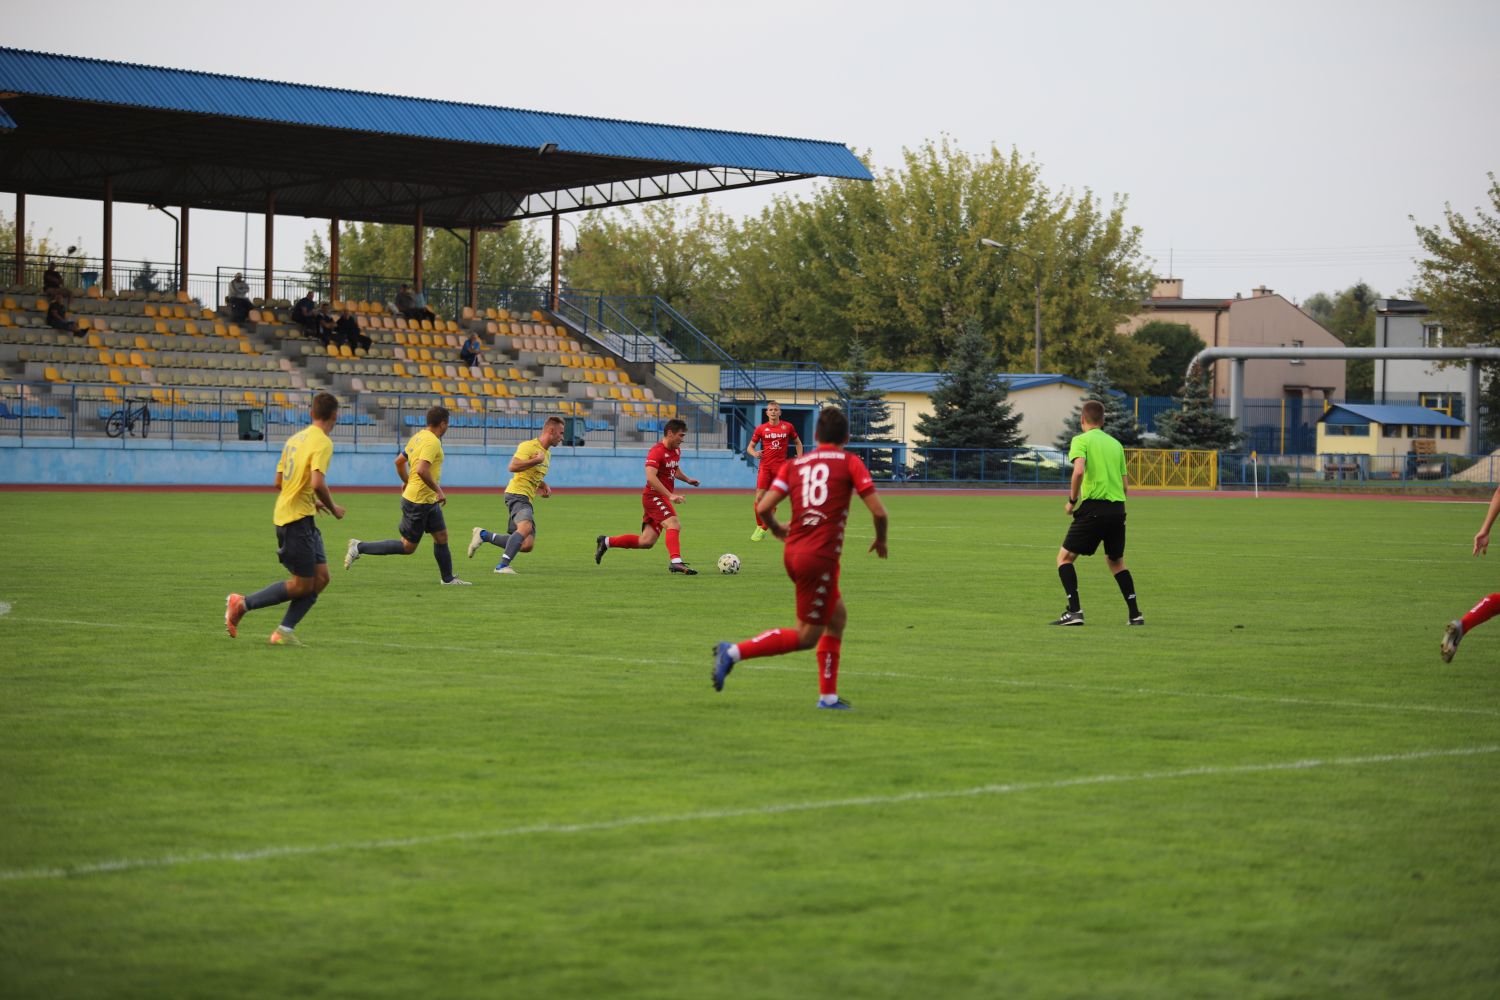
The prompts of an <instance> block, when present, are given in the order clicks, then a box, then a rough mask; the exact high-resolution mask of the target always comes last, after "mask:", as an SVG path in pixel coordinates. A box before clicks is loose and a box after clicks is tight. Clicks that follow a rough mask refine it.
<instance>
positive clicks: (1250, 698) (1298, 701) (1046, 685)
mask: <svg viewBox="0 0 1500 1000" xmlns="http://www.w3.org/2000/svg"><path fill="white" fill-rule="evenodd" d="M14 621H16V622H18V623H25V624H38V625H75V626H79V627H83V628H113V629H142V630H146V631H164V632H175V633H177V634H179V635H195V634H200V633H201V630H200V629H185V628H182V627H180V626H177V625H167V624H148V623H140V622H93V621H82V620H79V619H74V618H31V617H25V618H16V619H14ZM249 644H250V645H262V644H263V643H261V642H259V641H258V640H256V639H253V638H252V639H250V640H249ZM316 645H319V646H358V647H360V648H362V649H371V648H374V649H391V650H397V651H414V652H420V651H425V652H438V653H468V654H472V655H476V656H493V655H494V653H495V649H494V648H493V647H480V646H440V645H436V644H432V643H422V644H413V643H402V642H372V641H370V640H368V639H340V638H334V637H329V638H320V639H318V640H316ZM294 655H295V654H294ZM526 655H527V657H528V658H530V659H536V658H538V657H549V656H550V657H555V658H558V659H567V660H592V661H596V662H600V663H626V664H630V665H631V666H638V667H664V666H668V664H664V663H662V661H660V660H653V659H646V658H644V657H636V656H617V655H614V654H611V653H597V652H592V651H586V650H567V651H563V650H556V649H536V650H530V651H528V652H527V654H526ZM703 655H704V661H705V663H706V662H707V661H708V659H709V654H708V653H707V652H705V653H704V654H703ZM738 668H739V669H740V670H741V671H745V670H756V671H764V672H766V673H795V674H802V673H806V672H807V668H806V667H791V666H781V665H779V664H775V663H758V662H754V661H748V662H744V663H740V664H739V665H738ZM704 669H705V672H706V671H707V667H706V666H705V668H704ZM842 672H843V675H844V676H845V677H878V678H881V679H883V680H895V681H917V682H919V683H924V684H930V683H936V684H984V685H995V686H999V687H1018V688H1040V689H1053V690H1060V691H1079V692H1092V693H1097V694H1124V695H1134V696H1140V697H1153V698H1201V699H1205V700H1209V701H1234V702H1243V703H1248V704H1265V705H1297V706H1301V707H1304V708H1353V709H1361V710H1367V711H1378V712H1431V713H1440V714H1447V715H1480V716H1487V717H1490V718H1500V709H1493V708H1470V707H1466V706H1456V705H1424V704H1421V703H1411V704H1405V705H1402V704H1394V703H1391V702H1376V701H1343V700H1339V699H1331V698H1293V697H1289V696H1285V695H1257V694H1225V693H1220V692H1215V691H1179V690H1173V689H1170V688H1150V687H1124V686H1119V685H1109V684H1076V683H1073V682H1071V681H1038V680H1019V679H1016V678H1009V677H993V676H988V675H979V676H973V677H965V676H962V675H937V674H903V673H899V672H897V671H889V670H850V669H848V668H844V669H843V671H842Z"/></svg>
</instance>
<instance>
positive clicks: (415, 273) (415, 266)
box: [411, 202, 427, 294]
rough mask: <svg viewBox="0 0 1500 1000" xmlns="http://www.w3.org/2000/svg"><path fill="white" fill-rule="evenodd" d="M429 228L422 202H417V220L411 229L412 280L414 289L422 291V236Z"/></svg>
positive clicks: (418, 291)
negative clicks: (425, 222) (424, 216)
mask: <svg viewBox="0 0 1500 1000" xmlns="http://www.w3.org/2000/svg"><path fill="white" fill-rule="evenodd" d="M426 235H427V230H426V228H425V227H424V225H423V223H422V203H421V202H418V203H417V221H416V225H414V226H412V230H411V282H412V286H413V287H412V291H414V292H416V293H418V294H421V292H422V242H423V240H422V238H423V237H424V236H426Z"/></svg>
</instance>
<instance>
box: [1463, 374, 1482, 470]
mask: <svg viewBox="0 0 1500 1000" xmlns="http://www.w3.org/2000/svg"><path fill="white" fill-rule="evenodd" d="M1464 421H1465V422H1466V423H1467V424H1468V425H1469V452H1470V454H1473V455H1482V454H1484V452H1483V451H1482V450H1481V446H1482V445H1483V444H1484V425H1483V424H1482V423H1481V422H1480V418H1479V362H1477V361H1470V362H1469V394H1468V396H1466V397H1465V398H1464Z"/></svg>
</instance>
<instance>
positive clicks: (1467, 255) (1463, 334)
mask: <svg viewBox="0 0 1500 1000" xmlns="http://www.w3.org/2000/svg"><path fill="white" fill-rule="evenodd" d="M1489 178H1490V188H1489V192H1488V194H1489V200H1490V208H1491V210H1492V211H1493V213H1494V214H1486V213H1485V211H1484V208H1483V207H1480V208H1476V209H1475V210H1474V221H1472V222H1470V221H1469V220H1468V219H1465V218H1464V217H1463V216H1462V215H1460V214H1459V213H1458V212H1455V211H1454V210H1453V207H1452V206H1451V205H1445V206H1444V207H1443V219H1444V222H1445V223H1446V227H1447V228H1446V231H1445V230H1444V227H1443V226H1441V225H1438V226H1423V225H1421V224H1419V223H1417V221H1416V219H1415V218H1413V219H1412V222H1413V224H1414V225H1416V229H1417V241H1418V242H1419V243H1421V245H1422V249H1423V251H1425V253H1426V257H1425V259H1423V260H1419V261H1418V262H1417V279H1416V287H1415V288H1414V289H1413V294H1414V295H1415V297H1416V298H1418V299H1420V300H1421V301H1422V302H1423V303H1425V304H1426V305H1427V307H1428V308H1429V309H1431V310H1432V318H1433V319H1434V320H1435V321H1436V322H1439V323H1441V324H1442V325H1443V339H1444V342H1445V343H1446V344H1448V345H1450V346H1456V345H1484V346H1489V345H1493V344H1495V343H1497V342H1500V182H1497V181H1496V180H1495V175H1494V174H1493V173H1492V174H1490V175H1489Z"/></svg>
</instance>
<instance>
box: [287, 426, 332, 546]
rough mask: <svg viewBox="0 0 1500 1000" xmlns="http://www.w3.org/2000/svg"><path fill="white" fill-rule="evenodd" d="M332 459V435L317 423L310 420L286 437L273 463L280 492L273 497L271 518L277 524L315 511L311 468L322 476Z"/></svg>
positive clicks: (297, 518)
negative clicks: (273, 512) (273, 507)
mask: <svg viewBox="0 0 1500 1000" xmlns="http://www.w3.org/2000/svg"><path fill="white" fill-rule="evenodd" d="M332 461H333V439H332V438H330V437H329V436H328V435H327V434H325V433H323V428H321V427H319V426H318V425H317V424H310V425H309V426H307V427H304V428H303V429H302V430H300V431H298V432H297V433H295V434H293V435H292V436H291V437H289V438H287V440H286V444H284V445H282V446H281V460H280V461H279V462H278V463H277V465H276V471H277V472H279V473H280V474H281V495H280V496H278V497H277V498H276V514H275V515H274V517H273V520H274V521H275V522H276V525H277V526H278V527H280V526H281V525H283V524H291V523H292V522H293V521H298V520H301V519H302V518H304V517H310V516H311V515H313V514H316V513H317V507H316V506H315V505H314V504H313V486H312V474H313V470H314V469H316V470H317V471H319V472H321V473H323V475H325V476H326V475H328V466H329V463H331V462H332Z"/></svg>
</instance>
